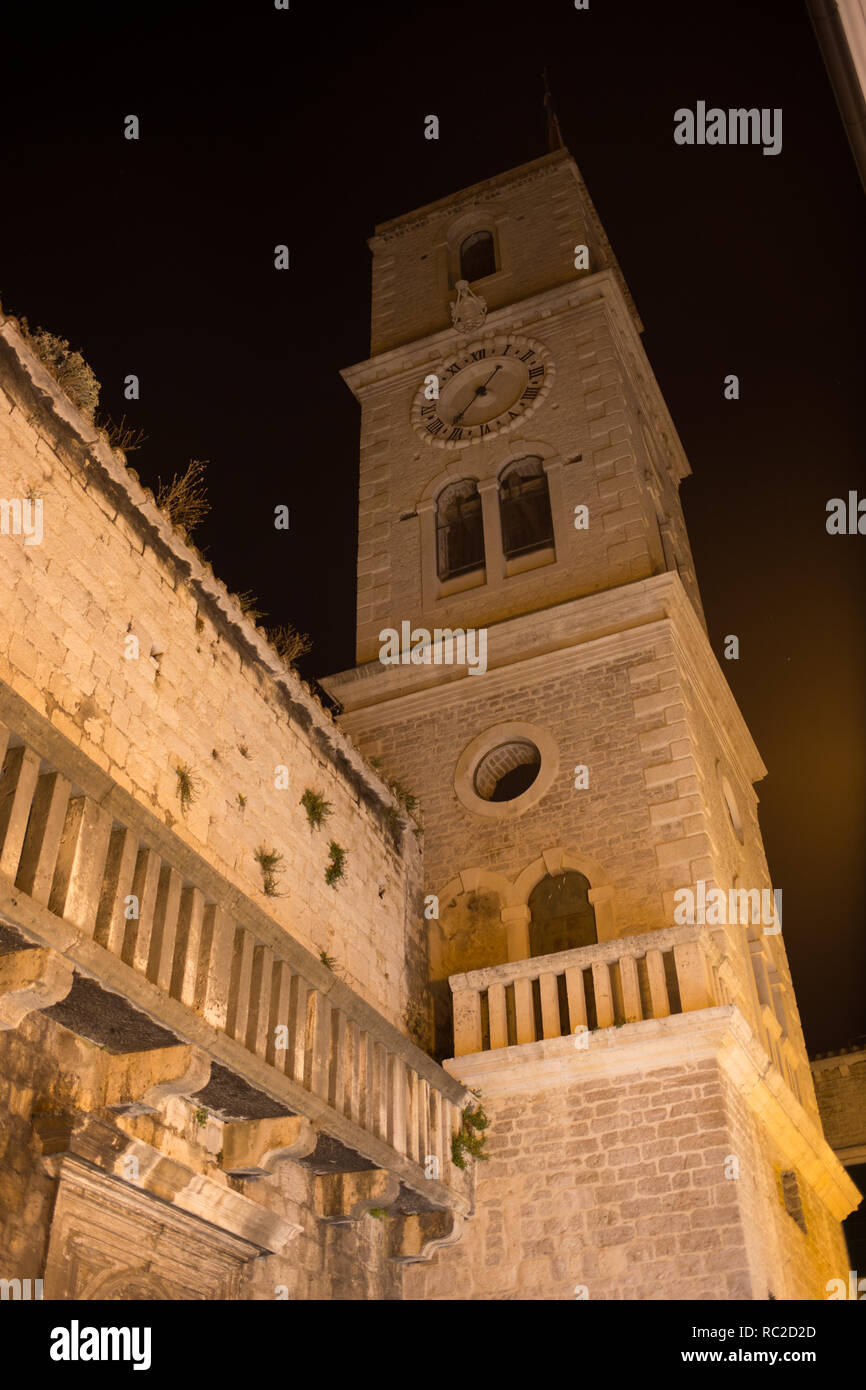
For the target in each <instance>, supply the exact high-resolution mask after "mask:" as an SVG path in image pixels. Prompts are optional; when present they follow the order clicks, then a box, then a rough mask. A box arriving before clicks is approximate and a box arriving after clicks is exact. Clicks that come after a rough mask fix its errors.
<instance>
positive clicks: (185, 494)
mask: <svg viewBox="0 0 866 1390" xmlns="http://www.w3.org/2000/svg"><path fill="white" fill-rule="evenodd" d="M206 468H207V460H206V459H190V461H189V464H188V465H187V470H186V472H185V473H183V474H179V473H176V474H175V475H174V477H173V478H172V480H171V482H170V483H163V482H162V480H161V479H160V480H159V486H158V490H157V494H156V505H157V506H158V507H159V509H160V511H161V512H165V515H166V516H167V517H168V519H169V521H170V522H171V524H172V526H174V527H176V529H177V530H178V531H180V532H181V534H182V535H183V537H184V539H185V540H189V538H190V536H191V535H192V533H193V531H194V530H195V528H196V526H198V525H199V524H200V523H201V522H202V521H204V519H205V517H206V516H207V514H208V512H209V511H210V502H208V500H207V492H206V490H205V486H204V471H205V469H206Z"/></svg>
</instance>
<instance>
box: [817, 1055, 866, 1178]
mask: <svg viewBox="0 0 866 1390" xmlns="http://www.w3.org/2000/svg"><path fill="white" fill-rule="evenodd" d="M812 1076H813V1078H814V1081H815V1092H816V1094H817V1097H818V1108H819V1110H820V1111H821V1120H822V1123H823V1125H824V1133H825V1134H826V1136H827V1143H828V1144H829V1145H830V1146H831V1148H833V1149H835V1150H836V1151H837V1153H838V1152H840V1151H842V1150H851V1149H856V1150H858V1151H859V1156H858V1157H856V1158H855V1157H854V1155H850V1156H849V1157H848V1159H847V1161H848V1162H858V1163H862V1162H864V1161H866V1050H864V1049H862V1048H860V1049H857V1048H853V1049H851V1050H850V1051H848V1052H840V1053H838V1054H837V1055H836V1056H827V1057H821V1058H818V1059H816V1060H815V1061H814V1062H813V1063H812Z"/></svg>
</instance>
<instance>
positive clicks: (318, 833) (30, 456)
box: [0, 319, 426, 1027]
mask: <svg viewBox="0 0 866 1390" xmlns="http://www.w3.org/2000/svg"><path fill="white" fill-rule="evenodd" d="M28 495H31V496H32V497H33V498H34V499H36V498H40V499H41V500H42V509H43V531H44V534H43V538H42V541H41V544H29V543H27V541H26V538H25V537H24V535H20V534H19V535H15V534H2V535H0V575H2V578H0V582H2V602H0V680H2V681H4V682H6V683H7V684H8V685H9V686H11V687H12V689H13V690H15V691H16V692H17V693H19V694H20V695H21V696H23V698H24V699H26V700H27V701H28V702H29V703H30V704H31V705H32V706H33V708H34V709H36V710H37V711H38V712H39V713H41V714H44V715H46V716H47V717H48V718H49V719H50V720H51V722H52V724H54V725H55V726H56V727H57V728H58V729H59V730H60V731H61V732H62V733H63V734H64V735H65V736H66V737H67V738H68V739H70V740H71V742H72V743H74V744H75V745H76V746H78V747H80V748H81V750H82V751H83V752H85V753H86V754H87V755H88V757H89V758H91V759H92V760H93V761H94V762H95V763H97V764H98V765H99V766H100V767H101V768H103V769H105V770H106V771H107V772H108V773H109V774H110V775H111V776H112V778H114V779H115V781H116V782H117V783H118V784H119V785H120V786H122V787H124V788H126V789H127V790H128V791H129V792H131V793H132V794H133V795H134V796H135V797H136V798H138V799H140V800H141V801H142V802H143V803H144V804H146V805H147V807H148V808H149V809H151V810H154V811H155V812H156V813H157V814H158V815H159V816H160V817H161V818H163V819H164V820H165V822H166V824H168V825H169V826H171V827H172V829H173V830H174V831H175V833H176V834H178V835H179V836H181V837H182V838H183V839H184V840H186V841H187V843H188V844H190V845H191V846H192V847H193V848H194V849H196V850H197V851H198V852H199V853H201V854H202V855H203V856H205V857H206V858H207V859H208V860H209V861H210V863H211V864H212V865H213V867H214V868H215V869H217V870H218V871H219V872H220V873H222V874H224V875H225V877H226V878H227V879H229V880H230V881H231V882H232V883H234V884H236V885H237V886H238V887H239V888H240V889H242V890H243V891H244V892H245V893H247V894H249V895H250V896H251V897H253V898H254V899H256V900H257V901H259V902H260V903H262V905H263V906H265V907H266V908H268V909H269V911H270V912H271V913H272V915H273V917H274V919H275V920H276V921H277V922H278V923H279V924H281V925H282V926H284V927H285V928H286V929H287V930H288V931H289V932H291V934H292V935H293V936H294V937H295V938H296V939H298V940H300V941H301V942H302V943H303V944H304V945H305V946H307V947H308V948H310V949H312V950H314V951H315V952H316V953H318V952H320V951H326V952H327V954H328V955H329V956H331V957H333V958H334V959H335V961H336V962H337V966H338V969H339V970H340V971H341V973H342V974H343V978H344V979H345V980H346V982H347V983H348V984H350V985H351V986H353V987H354V988H356V989H357V990H359V991H360V992H361V993H363V995H364V997H365V998H366V999H367V1000H368V1001H369V1002H370V1003H371V1004H373V1005H374V1006H375V1007H377V1008H378V1009H380V1010H381V1012H382V1013H383V1014H384V1015H385V1016H386V1017H387V1018H388V1019H389V1020H390V1021H391V1022H393V1023H395V1024H396V1025H397V1026H398V1027H403V1026H404V1025H403V1018H404V1012H405V1009H406V1005H407V1002H408V1000H409V998H410V996H413V995H416V994H417V992H418V990H419V989H421V988H422V987H423V983H424V980H425V978H426V966H425V961H424V956H423V946H424V943H423V939H422V937H421V935H420V929H419V928H418V926H417V924H418V922H419V919H420V914H419V913H418V912H417V911H416V910H414V905H415V904H416V901H417V893H418V885H419V874H420V869H419V865H420V856H419V852H418V847H417V845H416V842H415V839H414V837H413V835H412V833H411V829H409V830H405V831H404V832H402V833H397V834H396V835H395V833H394V832H393V831H392V829H391V828H390V827H389V824H388V823H387V819H386V818H387V816H388V814H390V815H391V816H392V819H393V816H394V814H395V813H396V811H397V810H398V809H399V808H397V807H396V805H395V803H394V802H393V799H392V797H391V796H390V794H389V792H388V790H387V788H386V787H384V785H383V784H382V782H381V781H380V779H379V778H378V777H377V775H376V774H375V773H374V772H373V771H372V770H371V769H370V768H369V767H367V766H366V765H365V764H364V762H363V760H362V758H361V757H360V756H359V754H358V753H357V751H356V750H355V749H354V748H353V747H352V745H351V744H350V742H349V741H348V739H346V738H345V736H344V735H342V734H341V733H340V732H339V730H338V729H337V728H336V726H335V725H334V723H333V721H332V720H331V718H330V716H329V715H328V714H327V713H326V712H325V711H324V709H323V708H322V707H321V706H320V704H319V703H318V702H317V701H316V700H314V699H313V698H312V697H311V696H310V694H309V692H308V691H307V690H306V688H305V687H304V686H303V685H302V683H301V682H300V680H299V679H298V678H297V676H296V675H295V674H294V673H293V672H290V671H288V670H286V669H285V668H284V667H283V666H282V665H281V663H280V662H279V661H278V659H277V658H276V655H275V653H274V651H273V650H272V648H270V647H269V646H268V645H267V644H266V643H265V641H264V640H263V636H262V633H261V632H260V631H258V630H256V629H255V628H254V627H253V625H252V624H251V623H250V622H249V621H247V620H246V619H245V618H244V617H243V614H242V613H241V611H240V608H239V605H238V604H237V601H236V600H234V599H233V598H232V597H231V596H230V595H229V594H228V593H227V592H226V590H225V588H224V586H223V585H222V584H220V583H219V582H218V581H217V580H216V579H215V578H214V576H213V574H212V572H211V570H210V568H209V566H207V565H205V564H204V563H203V562H202V561H201V559H200V558H199V557H198V555H197V554H196V552H194V551H193V550H192V549H191V548H190V547H189V546H187V545H186V544H184V542H183V540H182V538H181V537H180V535H179V534H178V533H177V532H176V531H174V530H172V528H171V527H170V526H169V524H168V522H167V521H166V519H165V517H164V516H163V515H162V513H161V512H159V511H158V510H157V508H156V507H155V505H154V502H153V499H152V497H151V495H150V494H149V493H146V492H145V491H144V490H143V489H142V488H141V487H140V486H139V485H138V482H137V479H136V476H135V474H134V473H132V472H131V471H130V470H128V469H127V468H126V467H125V466H124V460H123V457H122V455H120V454H115V453H113V452H112V451H111V450H110V449H109V448H108V447H107V445H106V444H105V442H104V440H101V439H100V438H99V437H98V434H97V431H96V430H95V429H94V428H93V426H92V425H90V424H89V423H88V421H87V420H85V419H84V418H83V417H82V416H81V415H80V413H79V412H78V411H77V410H75V408H74V407H73V406H72V405H71V404H70V403H69V401H68V400H67V399H66V397H64V396H63V395H62V393H60V391H59V390H58V388H57V386H56V384H55V383H54V381H53V379H52V378H51V377H50V376H49V375H48V374H47V372H46V371H45V370H44V369H43V367H42V366H41V364H40V363H39V362H38V361H37V360H36V359H35V358H34V357H33V356H32V354H31V353H30V351H29V350H28V348H27V347H26V345H25V344H24V343H23V342H22V340H21V339H20V337H19V335H18V334H17V332H16V329H15V327H14V324H13V323H12V321H10V320H8V319H7V320H5V321H4V322H3V326H2V332H0V496H2V498H4V499H7V500H8V499H19V500H20V499H24V498H27V497H28ZM287 616H290V615H287ZM130 637H135V638H136V639H137V640H138V655H137V657H134V658H133V659H127V657H126V653H127V651H129V650H134V648H133V647H132V646H131V645H130V644H129V642H128V638H130ZM180 765H186V766H187V767H188V768H189V769H190V770H191V772H192V776H193V787H194V796H193V800H192V802H191V804H190V805H189V806H188V807H187V808H186V810H185V811H184V809H183V808H182V806H181V802H180V799H179V779H178V776H177V772H176V768H177V767H178V766H180ZM281 768H283V769H286V770H287V773H281V772H280V769H281ZM281 777H283V778H284V779H286V778H287V782H288V785H287V787H281V786H279V785H278V783H279V780H280V778H281ZM307 788H310V789H312V790H313V791H315V792H317V793H319V794H320V795H322V796H323V797H324V798H325V799H326V800H327V801H328V802H329V803H330V804H331V807H332V814H331V816H330V818H329V819H328V821H327V823H326V824H325V825H324V826H323V827H322V828H320V829H316V830H312V829H311V828H310V826H309V825H308V823H307V818H306V815H305V812H304V810H303V808H302V806H301V805H300V798H301V796H302V794H303V792H304V791H305V789H307ZM332 839H333V840H334V841H336V842H337V843H338V844H339V845H340V846H342V847H343V848H344V849H345V850H346V851H347V856H346V872H345V878H344V880H343V881H342V882H341V883H339V884H338V885H337V887H336V888H333V887H329V886H328V884H327V883H326V881H325V869H326V866H327V864H328V845H329V841H330V840H332ZM262 847H263V848H265V849H266V850H268V851H275V852H276V853H277V854H279V855H281V856H282V863H281V866H280V868H279V870H278V872H277V875H276V888H277V893H278V896H275V897H265V896H264V895H263V875H262V872H261V869H260V868H259V866H258V864H257V863H256V859H255V855H256V852H257V850H258V849H259V848H262ZM410 908H412V909H413V910H410ZM407 924H408V925H407Z"/></svg>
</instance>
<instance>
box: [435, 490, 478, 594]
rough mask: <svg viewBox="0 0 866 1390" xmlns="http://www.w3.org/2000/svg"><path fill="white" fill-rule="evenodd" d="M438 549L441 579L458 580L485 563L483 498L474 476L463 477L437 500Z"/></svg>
mask: <svg viewBox="0 0 866 1390" xmlns="http://www.w3.org/2000/svg"><path fill="white" fill-rule="evenodd" d="M436 549H437V557H436V560H437V569H438V574H439V578H440V579H454V578H455V576H456V575H458V574H467V573H468V572H469V571H470V570H476V569H480V568H481V566H482V565H483V564H484V526H483V522H482V517H481V498H480V496H479V494H478V484H477V483H476V481H475V479H474V478H463V479H461V481H460V482H459V483H451V484H450V486H448V487H446V488H443V490H442V492H440V494H439V497H438V498H437V501H436Z"/></svg>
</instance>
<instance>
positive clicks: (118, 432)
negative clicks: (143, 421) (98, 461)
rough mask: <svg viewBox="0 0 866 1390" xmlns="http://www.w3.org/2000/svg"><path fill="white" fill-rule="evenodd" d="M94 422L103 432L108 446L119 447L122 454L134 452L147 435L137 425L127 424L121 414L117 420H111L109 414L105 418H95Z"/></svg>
mask: <svg viewBox="0 0 866 1390" xmlns="http://www.w3.org/2000/svg"><path fill="white" fill-rule="evenodd" d="M94 424H96V425H98V427H99V429H101V430H102V431H103V432H104V434H105V437H106V439H107V440H108V443H109V445H110V447H111V448H112V449H121V450H122V451H123V453H124V454H133V453H135V450H136V449H140V448H141V446H142V444H144V442H145V440H146V439H147V437H148V436H147V435H146V434H145V432H144V430H143V429H140V428H139V427H138V426H137V425H128V424H127V423H126V416H125V415H122V416H121V417H120V420H119V421H115V420H113V419H112V418H111V416H110V415H109V416H108V417H107V419H105V420H100V419H96V420H95V421H94Z"/></svg>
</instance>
